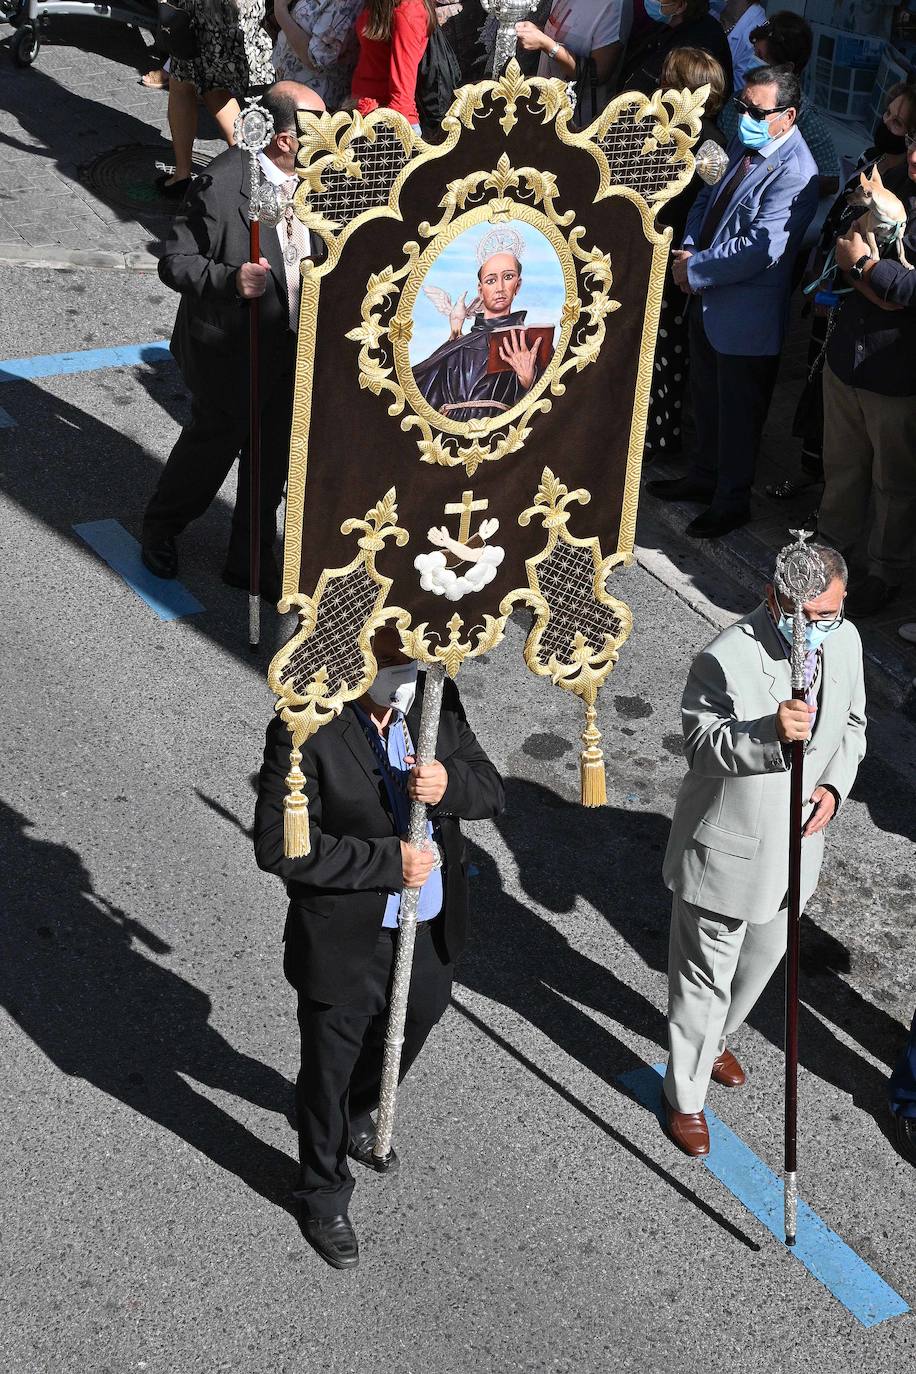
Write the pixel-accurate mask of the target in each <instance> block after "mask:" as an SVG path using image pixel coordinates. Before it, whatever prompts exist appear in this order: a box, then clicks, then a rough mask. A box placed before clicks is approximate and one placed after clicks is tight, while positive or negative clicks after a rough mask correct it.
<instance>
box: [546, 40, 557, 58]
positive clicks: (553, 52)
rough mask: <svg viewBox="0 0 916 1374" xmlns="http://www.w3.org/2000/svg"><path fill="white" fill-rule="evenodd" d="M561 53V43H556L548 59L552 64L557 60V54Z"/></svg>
mask: <svg viewBox="0 0 916 1374" xmlns="http://www.w3.org/2000/svg"><path fill="white" fill-rule="evenodd" d="M559 51H560V45H559V43H554V45H553V47H552V48H551V49H550V52H549V53H548V54H547V57H548V59H549V60H550V61H551V62H553V61H554V59H555V58H556V55H557V53H558V52H559Z"/></svg>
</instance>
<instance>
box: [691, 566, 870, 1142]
mask: <svg viewBox="0 0 916 1374" xmlns="http://www.w3.org/2000/svg"><path fill="white" fill-rule="evenodd" d="M810 547H812V548H816V549H817V550H818V552H819V553H820V555H821V558H822V559H823V560H824V563H825V565H826V569H827V573H828V576H829V578H830V581H829V584H828V586H827V590H826V591H825V592H824V593H823V594H822V595H821V596H818V597H816V598H815V599H814V600H812V601H809V602H807V603H806V604H805V607H804V611H805V616H806V618H807V621H808V626H807V632H806V642H807V646H808V652H807V655H806V665H805V679H806V684H807V689H806V692H807V695H806V700H804V701H795V700H793V699H792V689H791V676H790V668H789V652H790V646H791V641H792V616H791V606H789V605H788V604H787V603H783V602H782V601H781V600H780V598H779V597H778V595H777V593H776V592H775V590H774V588H773V587H772V586H768V587H767V588H766V597H765V600H764V602H763V604H762V605H760V606H758V607H757V609H756V610H754V611H752V612H751V614H750V615H747V616H745V617H744V619H743V620H739V621H738V622H737V624H735V625H732V626H731V627H730V628H729V629H727V630H725V631H723V633H722V634H720V635H719V636H718V638H716V639H714V640H713V641H712V643H711V644H709V645H708V646H707V647H706V648H705V649H704V650H703V652H702V653H700V654H699V655H698V656H697V658H696V659H695V660H694V663H693V666H692V668H691V670H690V676H689V677H688V679H687V686H686V688H685V690H684V697H683V701H682V703H681V716H682V720H683V727H684V747H685V753H686V756H687V762H688V765H689V772H688V773H687V776H686V777H685V778H684V781H683V783H682V784H681V788H680V791H679V793H678V798H677V803H676V805H675V809H674V819H673V821H672V824H671V835H670V838H669V840H668V849H667V852H666V854H665V863H664V878H665V883H666V884H667V886H668V887H670V888H671V890H672V892H673V894H674V900H673V908H672V916H671V943H670V950H669V964H668V987H669V993H668V1033H669V1043H670V1049H671V1056H670V1060H669V1063H668V1072H667V1074H666V1076H665V1086H664V1103H665V1114H666V1121H667V1126H668V1131H669V1133H670V1135H671V1136H672V1138H673V1139H674V1140H675V1142H676V1143H677V1144H678V1145H680V1147H681V1148H682V1149H683V1150H684V1151H685V1152H686V1153H687V1154H689V1155H705V1154H708V1153H709V1131H708V1129H707V1125H706V1118H705V1116H704V1114H703V1104H704V1102H705V1100H706V1090H707V1088H708V1086H709V1080H710V1077H712V1078H713V1079H714V1080H715V1081H716V1082H718V1083H721V1084H723V1085H725V1086H738V1085H740V1084H742V1083H743V1082H744V1081H745V1075H744V1071H743V1069H742V1068H741V1065H740V1064H739V1063H738V1061H737V1059H736V1058H735V1056H734V1055H733V1054H732V1053H731V1051H730V1050H728V1049H727V1048H726V1041H727V1039H728V1037H729V1036H730V1035H731V1034H732V1033H733V1032H734V1031H735V1030H737V1028H738V1027H739V1026H740V1025H741V1024H742V1022H743V1021H744V1020H745V1019H746V1017H747V1016H748V1015H749V1013H750V1012H751V1010H752V1008H753V1007H754V1005H755V1004H756V1002H757V999H758V998H759V996H760V994H761V993H762V992H763V989H764V988H765V987H766V985H767V983H768V982H769V979H770V977H771V975H772V973H773V971H774V969H775V968H776V966H777V964H778V963H779V961H780V959H781V958H782V956H783V954H784V953H785V949H786V900H787V899H786V887H787V882H788V869H789V777H790V769H789V754H790V750H789V748H788V747H787V746H788V745H790V744H791V743H792V741H794V740H806V741H807V742H808V743H807V747H806V750H805V770H804V789H805V790H804V796H805V798H806V803H807V808H809V809H808V811H807V814H806V816H805V826H804V831H803V834H804V837H805V839H804V844H803V845H802V874H801V900H802V906H804V904H805V903H806V902H807V901H808V898H809V897H810V896H811V894H812V893H813V892H814V889H815V888H816V886H817V880H818V876H819V874H820V868H821V861H822V858H823V853H824V830H825V829H826V827H827V825H828V824H829V822H830V821H831V819H832V818H833V816H834V814H835V812H836V810H837V808H838V807H839V806H840V804H841V803H842V802H843V801H844V799H845V798H846V797H847V796H848V795H849V790H850V788H851V787H852V784H853V782H854V780H855V776H856V772H857V771H858V767H859V763H860V761H861V759H862V757H863V755H864V753H865V685H864V681H863V676H862V646H861V642H860V640H859V635H858V632H857V631H856V630H855V628H854V627H853V626H852V625H851V624H850V623H849V622H848V621H846V620H844V617H843V599H844V597H845V595H846V579H847V573H846V564H845V562H844V561H843V559H842V557H841V556H840V554H838V553H837V552H836V551H835V550H834V549H829V548H825V547H823V546H818V545H811V546H810ZM808 799H810V800H808Z"/></svg>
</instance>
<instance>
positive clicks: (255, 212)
mask: <svg viewBox="0 0 916 1374" xmlns="http://www.w3.org/2000/svg"><path fill="white" fill-rule="evenodd" d="M234 132H235V142H236V145H237V147H238V148H239V149H240V151H241V152H242V154H243V155H247V157H248V160H249V161H248V169H249V176H250V190H249V199H248V259H249V261H250V262H254V263H258V262H260V261H261V224H260V219H261V194H260V187H261V173H260V169H259V167H258V153H260V152H261V151H262V150H263V149H264V148H266V147H267V146H268V145H269V143H270V141H271V139H272V138H273V133H274V123H273V119H272V118H271V116H270V113H269V111H268V110H266V109H265V108H264V106H263V105H259V104H258V102H257V99H256V98H255V97H254V96H249V97H248V98H247V101H246V104H245V108H244V110H242V111H241V112H240V113H239V115H238V116H237V118H236V121H235V131H234ZM248 339H249V347H248V386H249V409H248V473H249V477H248V503H249V505H248V529H249V542H248V648H249V649H250V650H251V652H252V653H254V652H255V650H256V649H257V647H258V645H259V643H260V640H261V301H260V298H259V297H258V296H255V297H253V298H252V299H251V300H250V301H249V302H248Z"/></svg>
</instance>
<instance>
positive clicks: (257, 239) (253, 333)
mask: <svg viewBox="0 0 916 1374" xmlns="http://www.w3.org/2000/svg"><path fill="white" fill-rule="evenodd" d="M249 235H250V242H249V258H250V261H251V262H255V263H257V262H260V261H261V224H260V221H259V220H258V218H257V217H256V207H254V208H253V209H252V216H251V222H250V225H249ZM248 312H249V313H248V331H249V332H248V338H249V349H248V354H249V379H248V384H249V413H248V497H249V499H248V648H249V650H250V652H251V653H255V651H256V650H257V647H258V645H259V643H260V642H261V298H260V297H259V296H255V297H254V298H253V300H250V301H249V302H248Z"/></svg>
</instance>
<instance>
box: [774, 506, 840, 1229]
mask: <svg viewBox="0 0 916 1374" xmlns="http://www.w3.org/2000/svg"><path fill="white" fill-rule="evenodd" d="M790 533H791V534H794V535H795V536H796V543H794V544H787V545H786V547H785V548H784V549H782V551H781V552H780V554H779V557H778V558H777V560H776V574H775V578H774V580H775V583H776V590H777V592H778V593H779V594H780V596H783V597H785V598H786V599H787V600H789V601H791V603H792V612H793V614H792V657H791V669H792V698H793V700H794V701H804V699H805V629H806V620H805V613H804V609H803V607H804V604H805V602H806V601H811V600H813V599H814V597H816V596H820V595H821V593H822V592H824V591H826V589H827V585H828V582H829V578H828V576H827V571H826V569H825V567H824V564H823V562H822V560H821V558H820V556H819V555H818V554H817V553H816V552H815V551H814V550H813V549H811V548H809V547H808V545H807V544H806V543H805V540H806V539H807V538H808V537H809V536H808V534H807V532H806V531H805V530H791V531H790ZM805 742H806V741H805V740H804V739H792V741H791V743H790V744H789V746H788V747H789V750H790V757H791V769H792V772H791V781H790V792H789V883H788V907H789V910H788V938H787V944H786V1034H785V1055H786V1080H785V1083H786V1092H785V1097H786V1104H785V1158H784V1171H783V1179H784V1182H783V1188H784V1205H785V1217H784V1221H785V1236H786V1245H794V1244H795V1239H796V1234H797V1227H798V1149H797V1138H798V955H799V936H800V931H801V853H802V806H803V799H804V768H805Z"/></svg>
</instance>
